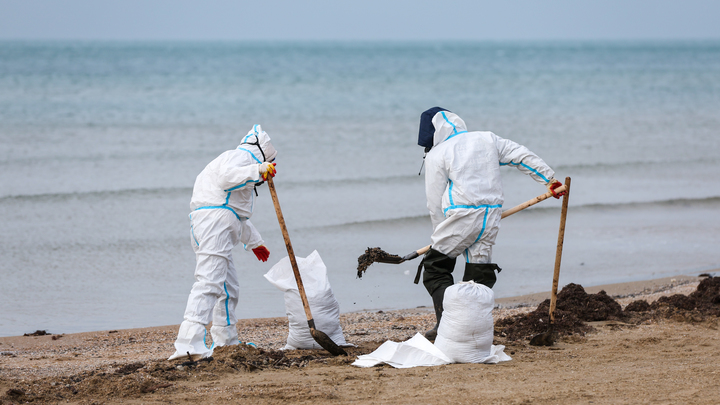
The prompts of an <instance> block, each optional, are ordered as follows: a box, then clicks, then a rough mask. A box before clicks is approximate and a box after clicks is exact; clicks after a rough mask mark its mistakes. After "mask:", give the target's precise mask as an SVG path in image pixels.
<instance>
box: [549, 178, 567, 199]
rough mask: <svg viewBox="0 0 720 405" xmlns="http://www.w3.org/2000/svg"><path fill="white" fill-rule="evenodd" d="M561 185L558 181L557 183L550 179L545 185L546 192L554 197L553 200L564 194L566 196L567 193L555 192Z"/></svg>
mask: <svg viewBox="0 0 720 405" xmlns="http://www.w3.org/2000/svg"><path fill="white" fill-rule="evenodd" d="M562 185H563V184H562V183H560V182H559V181H557V180H555V179H550V181H549V182H548V183H547V184H546V186H547V189H548V191H549V192H551V193H552V195H553V197H555V198H560V197H562V196H564V195H565V194H567V191H561V192H559V193H558V192H556V191H555V189H556V188H558V187H560V186H562Z"/></svg>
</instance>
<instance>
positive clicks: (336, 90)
mask: <svg viewBox="0 0 720 405" xmlns="http://www.w3.org/2000/svg"><path fill="white" fill-rule="evenodd" d="M434 106H441V107H444V108H446V109H448V110H451V111H453V112H455V113H456V114H458V115H459V116H460V117H462V118H463V119H464V120H465V122H466V123H467V125H468V127H469V129H470V130H471V131H473V130H486V131H492V132H494V133H495V134H497V135H498V136H501V137H503V138H508V139H512V140H514V141H515V142H518V143H520V144H522V145H525V146H527V147H528V148H529V149H530V150H532V151H533V152H535V153H536V154H538V155H539V156H540V157H541V158H543V159H544V160H545V161H546V162H547V163H548V165H550V166H551V167H552V168H553V169H554V170H555V171H556V173H557V174H556V177H557V178H558V179H560V180H561V181H564V180H565V178H566V177H570V178H571V193H570V197H569V209H568V215H567V224H566V228H565V235H564V240H563V241H564V244H563V249H562V261H561V266H560V287H562V286H564V285H567V284H568V283H576V284H580V285H582V286H586V287H587V286H596V285H604V284H610V283H622V282H630V281H640V280H649V279H655V278H661V277H672V276H676V275H699V274H702V273H709V274H717V272H718V268H720V248H718V246H719V245H720V175H718V167H720V42H718V41H685V42H659V41H655V42H627V41H625V42H623V41H616V42H578V41H565V42H537V41H535V42H534V41H528V42H37V41H29V42H28V41H4V42H0V220H1V221H2V225H3V226H2V231H1V232H0V246H1V247H0V336H17V335H22V334H24V333H31V332H34V331H36V330H45V331H47V332H48V333H53V334H61V333H75V332H84V331H99V330H113V329H125V328H139V327H149V326H161V325H176V324H179V323H180V322H181V321H182V319H183V311H184V308H185V303H186V300H187V296H188V293H189V291H190V288H191V286H192V284H193V282H194V276H193V271H194V267H195V258H194V254H193V251H192V248H191V245H190V223H189V220H188V214H189V212H190V208H189V203H190V197H191V194H192V186H193V183H194V180H195V176H197V174H198V173H199V172H200V171H201V170H202V169H203V167H204V166H205V165H206V164H207V163H208V162H210V161H211V160H212V159H214V158H215V157H216V156H217V155H219V154H220V153H222V152H223V151H225V150H229V149H234V148H235V147H237V146H238V144H239V143H240V140H241V139H242V137H243V136H244V135H245V134H246V133H247V132H248V131H249V130H250V129H251V128H252V127H253V125H255V124H260V125H261V126H262V128H263V129H264V130H265V131H266V132H267V133H268V134H269V135H270V137H271V138H272V141H273V144H274V145H275V147H276V148H277V150H278V151H279V153H278V157H277V161H276V162H277V169H278V174H277V177H276V178H275V184H276V187H277V193H278V199H279V202H280V206H281V208H282V212H283V214H284V218H285V222H286V224H287V227H288V232H289V236H290V240H291V243H292V246H293V248H294V251H295V254H296V255H297V256H299V257H305V256H307V255H309V254H310V253H312V252H313V251H315V250H317V252H318V253H319V254H320V256H321V257H322V259H323V261H324V263H325V265H326V267H327V271H328V278H329V280H330V284H331V286H332V289H333V293H334V295H335V297H336V299H337V300H338V303H339V305H340V311H341V312H342V313H347V312H357V311H381V310H392V309H402V308H416V307H422V306H426V307H429V306H431V305H432V302H431V299H430V297H429V295H428V294H427V292H426V291H425V288H424V287H423V286H422V283H420V284H419V285H416V284H414V283H413V279H414V277H415V273H416V270H417V266H418V264H419V262H420V260H419V259H415V260H408V261H406V262H404V263H402V264H382V263H375V264H373V265H371V266H370V267H369V268H368V269H367V271H366V272H365V273H364V275H363V277H362V278H358V277H357V274H356V273H357V259H358V257H359V256H360V255H362V254H363V253H364V252H365V250H366V249H367V248H369V247H379V248H381V249H383V250H385V251H386V252H388V253H392V254H398V255H403V256H404V255H406V254H409V253H411V252H413V251H414V250H416V249H419V248H422V247H424V246H426V245H428V244H429V243H430V235H431V233H432V226H431V223H430V219H429V216H428V212H427V207H426V200H425V192H424V176H423V175H424V172H423V171H422V162H423V149H422V148H421V147H420V146H418V145H417V133H418V123H419V119H420V114H421V113H422V112H423V111H424V110H426V109H428V108H431V107H434ZM503 187H504V190H505V204H504V205H503V208H510V207H513V206H515V205H517V204H520V203H522V202H524V201H526V200H529V199H532V198H534V197H536V196H538V195H541V194H543V193H545V191H546V190H545V187H544V186H543V185H541V184H538V183H536V182H535V181H533V180H532V179H531V178H530V177H528V176H526V175H524V174H522V173H521V172H519V171H518V170H516V169H514V168H510V167H504V168H503ZM560 207H561V203H560V201H559V200H555V199H548V200H546V201H543V202H541V203H539V204H537V205H535V206H533V207H531V208H528V209H526V210H523V211H520V212H518V213H516V214H514V215H512V216H509V217H507V218H505V219H503V220H502V224H501V229H500V233H499V236H498V238H497V241H496V245H495V248H494V250H493V262H495V263H497V264H498V265H499V266H500V267H501V268H502V272H501V273H499V275H498V282H497V284H496V285H495V287H494V291H495V296H496V298H502V297H511V296H518V295H523V294H528V293H536V292H543V291H549V290H550V288H551V285H552V276H553V269H554V266H555V258H556V248H557V245H558V233H559V224H560ZM252 222H253V223H254V224H255V226H256V227H257V229H258V230H259V231H260V232H261V234H262V235H263V238H264V240H265V244H266V245H267V247H268V248H269V249H270V252H271V254H270V259H269V260H268V261H267V262H259V261H257V260H256V259H255V257H254V255H253V254H252V253H251V252H246V251H244V250H243V249H242V247H238V248H236V249H235V250H234V258H235V264H236V267H237V271H238V273H239V279H240V282H241V296H240V302H239V304H238V308H237V315H238V317H239V318H241V319H245V318H263V317H278V316H285V313H286V312H285V304H284V299H283V293H282V292H281V291H280V290H278V289H276V288H275V287H274V286H272V285H271V284H270V283H269V282H268V281H267V280H266V279H265V278H264V277H263V275H264V274H265V273H266V272H267V271H268V270H269V269H270V268H271V267H272V266H273V265H274V264H275V263H277V262H278V261H280V259H281V258H283V257H285V256H287V251H286V248H285V243H284V242H283V237H282V234H281V232H280V228H279V225H278V221H277V217H276V215H275V210H274V208H273V203H272V200H271V198H270V194H269V192H268V189H267V186H261V187H260V188H258V197H257V199H256V203H255V213H254V216H253V217H252ZM462 272H463V264H462V260H458V264H457V267H456V271H455V275H456V279H459V278H461V277H462Z"/></svg>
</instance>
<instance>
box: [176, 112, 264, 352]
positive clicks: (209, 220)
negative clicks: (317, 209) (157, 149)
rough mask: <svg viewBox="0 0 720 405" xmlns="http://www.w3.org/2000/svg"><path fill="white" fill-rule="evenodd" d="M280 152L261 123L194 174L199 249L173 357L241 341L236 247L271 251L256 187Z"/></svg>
mask: <svg viewBox="0 0 720 405" xmlns="http://www.w3.org/2000/svg"><path fill="white" fill-rule="evenodd" d="M276 155H277V151H276V150H275V148H274V147H273V145H272V144H271V143H270V137H269V136H268V134H267V133H266V132H265V131H263V130H262V128H261V127H260V125H255V126H254V127H253V129H252V130H251V131H250V132H248V134H247V135H246V136H245V137H244V138H243V139H242V142H241V143H240V146H238V147H237V149H233V150H229V151H226V152H223V153H222V154H221V155H220V156H218V157H217V158H215V159H214V160H213V161H212V162H210V163H209V164H208V165H207V166H206V167H205V169H203V171H202V172H201V173H200V174H199V175H198V176H197V178H196V179H195V186H194V187H193V195H192V200H191V202H190V209H191V210H192V212H191V213H190V243H191V244H192V248H193V250H194V251H195V259H196V267H195V283H194V284H193V286H192V290H191V291H190V296H189V297H188V301H187V306H186V308H185V316H184V320H183V322H182V324H181V325H180V330H179V331H178V336H177V340H175V353H174V354H173V355H172V356H170V358H169V359H168V360H173V359H177V358H182V357H187V356H188V355H190V357H191V358H192V359H193V360H198V359H201V358H204V357H209V356H211V355H212V352H213V348H214V347H215V346H230V345H236V344H238V343H239V342H238V335H237V329H236V327H235V324H236V323H237V318H236V317H235V308H236V307H237V303H238V294H239V291H240V284H239V282H238V277H237V273H236V271H235V266H234V265H233V258H232V249H233V248H234V247H235V246H237V244H238V243H242V244H243V245H244V247H245V250H252V252H253V253H254V254H255V256H256V257H257V259H258V260H261V261H263V262H264V261H267V259H268V257H269V256H270V251H269V250H268V249H267V248H266V247H265V246H264V245H263V243H264V242H263V240H262V237H261V236H260V233H259V232H258V231H257V230H256V229H255V227H254V226H253V224H252V223H251V222H250V216H251V215H252V211H253V204H254V202H255V201H254V200H255V195H254V194H253V192H254V191H255V187H256V186H258V185H260V184H262V182H263V180H267V176H271V177H274V176H275V163H272V162H273V161H274V160H275V157H276ZM210 321H212V327H211V328H210V334H211V335H212V340H213V345H212V347H210V348H208V347H207V345H206V344H205V334H206V329H205V327H206V325H208V324H209V323H210Z"/></svg>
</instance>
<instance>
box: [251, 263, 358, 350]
mask: <svg viewBox="0 0 720 405" xmlns="http://www.w3.org/2000/svg"><path fill="white" fill-rule="evenodd" d="M295 260H296V261H297V264H298V269H299V270H300V277H301V278H302V282H303V287H305V295H307V299H308V303H309V305H310V312H312V316H313V320H314V321H315V328H316V329H317V330H319V331H322V332H324V333H325V334H327V335H328V337H329V338H330V339H332V341H333V342H335V344H337V345H338V346H343V345H347V343H346V342H345V336H343V331H342V328H341V327H340V305H339V304H338V302H337V300H336V299H335V295H334V294H333V292H332V288H331V287H330V281H329V280H328V278H327V268H326V267H325V264H324V263H323V261H322V259H321V258H320V254H318V252H317V250H316V251H313V252H312V253H311V254H310V255H309V256H308V257H306V258H302V257H295ZM265 278H266V279H267V280H268V281H269V282H270V283H271V284H272V285H274V286H275V287H277V288H278V289H280V290H281V291H283V292H284V293H285V312H286V313H287V316H288V323H289V331H288V338H287V344H286V345H285V347H283V350H294V349H321V348H322V347H321V346H320V345H319V344H318V343H317V342H316V341H315V339H313V337H312V335H311V334H310V328H309V327H308V323H307V316H306V315H305V309H304V308H303V304H302V300H301V299H300V293H299V292H298V288H297V282H296V281H295V275H294V273H293V269H292V265H291V264H290V258H289V257H287V256H285V257H284V258H283V259H281V260H280V261H279V262H278V263H277V264H275V265H274V266H273V267H272V268H271V269H270V270H269V271H268V272H267V273H266V274H265Z"/></svg>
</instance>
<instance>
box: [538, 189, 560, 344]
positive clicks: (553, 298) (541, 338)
mask: <svg viewBox="0 0 720 405" xmlns="http://www.w3.org/2000/svg"><path fill="white" fill-rule="evenodd" d="M565 188H566V189H567V190H570V177H565ZM558 190H559V188H558ZM569 197H570V192H569V191H568V192H567V194H565V195H564V196H563V201H562V211H561V212H560V231H559V232H558V242H557V251H556V252H555V271H554V272H553V283H552V290H551V291H550V326H549V327H548V330H547V331H545V332H543V333H540V334H538V335H535V336H533V338H532V339H530V344H531V345H532V346H552V345H553V343H555V331H554V329H555V306H556V305H557V289H558V279H559V278H560V259H561V258H562V249H563V241H564V239H565V219H566V218H567V209H568V198H569Z"/></svg>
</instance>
